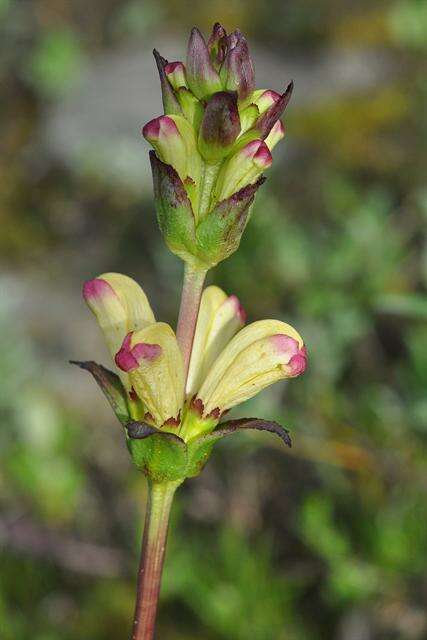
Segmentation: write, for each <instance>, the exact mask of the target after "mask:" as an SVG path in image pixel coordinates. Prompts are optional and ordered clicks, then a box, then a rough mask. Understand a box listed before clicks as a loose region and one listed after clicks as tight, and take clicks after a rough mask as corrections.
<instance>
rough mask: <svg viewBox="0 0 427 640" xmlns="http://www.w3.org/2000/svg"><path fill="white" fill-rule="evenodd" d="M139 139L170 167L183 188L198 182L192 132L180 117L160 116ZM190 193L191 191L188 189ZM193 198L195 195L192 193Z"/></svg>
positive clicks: (146, 126) (198, 167) (197, 163)
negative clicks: (149, 146)
mask: <svg viewBox="0 0 427 640" xmlns="http://www.w3.org/2000/svg"><path fill="white" fill-rule="evenodd" d="M142 135H143V136H144V138H145V139H146V140H147V141H148V142H150V144H151V145H152V146H153V147H154V149H155V150H156V153H157V155H158V157H159V158H160V160H162V161H163V162H165V163H166V164H169V165H171V166H172V167H173V168H174V169H175V170H176V171H177V172H178V175H179V177H180V178H181V180H182V182H183V183H184V184H187V183H188V184H189V185H190V186H191V185H195V184H198V183H199V181H200V172H201V158H200V154H199V152H198V151H197V146H196V140H195V137H194V130H193V128H192V127H191V125H190V124H189V122H187V120H186V119H185V118H183V117H182V116H160V117H159V118H154V120H150V122H148V123H147V124H146V125H145V126H144V128H143V130H142ZM190 191H191V189H190ZM191 195H192V196H194V197H195V198H196V191H194V190H193V191H192V193H191Z"/></svg>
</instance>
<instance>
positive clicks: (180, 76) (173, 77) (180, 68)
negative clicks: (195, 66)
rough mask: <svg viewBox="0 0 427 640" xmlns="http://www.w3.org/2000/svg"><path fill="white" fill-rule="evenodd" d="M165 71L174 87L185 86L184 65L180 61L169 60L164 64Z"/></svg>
mask: <svg viewBox="0 0 427 640" xmlns="http://www.w3.org/2000/svg"><path fill="white" fill-rule="evenodd" d="M165 73H166V75H167V77H168V80H169V82H170V83H171V85H172V86H173V88H174V89H179V88H180V87H186V86H187V82H186V79H185V67H184V65H183V64H182V62H169V63H168V64H167V65H166V66H165Z"/></svg>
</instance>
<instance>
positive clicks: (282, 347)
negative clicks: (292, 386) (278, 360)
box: [271, 334, 307, 378]
mask: <svg viewBox="0 0 427 640" xmlns="http://www.w3.org/2000/svg"><path fill="white" fill-rule="evenodd" d="M271 341H272V342H273V344H274V346H275V348H276V349H277V350H278V352H279V353H280V354H283V356H284V358H285V359H288V358H289V359H288V362H287V363H286V362H285V363H284V364H285V365H286V369H287V370H289V374H290V376H291V377H293V378H295V377H296V376H299V375H301V373H304V371H305V368H306V366H307V349H306V348H305V347H301V349H300V348H299V345H298V342H297V341H296V340H294V338H291V337H290V336H286V335H284V334H277V335H275V336H272V338H271Z"/></svg>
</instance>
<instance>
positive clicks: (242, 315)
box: [228, 295, 247, 325]
mask: <svg viewBox="0 0 427 640" xmlns="http://www.w3.org/2000/svg"><path fill="white" fill-rule="evenodd" d="M228 300H229V301H230V302H231V304H232V305H233V306H234V309H235V314H236V316H237V318H238V319H239V322H240V323H241V324H242V325H244V324H245V322H246V317H247V315H246V311H245V310H244V308H243V306H242V304H241V302H240V300H239V298H238V297H237V296H235V295H231V296H229V298H228Z"/></svg>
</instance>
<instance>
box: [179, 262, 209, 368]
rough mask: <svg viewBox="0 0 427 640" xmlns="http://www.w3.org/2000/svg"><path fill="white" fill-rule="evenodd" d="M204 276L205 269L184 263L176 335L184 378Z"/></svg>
mask: <svg viewBox="0 0 427 640" xmlns="http://www.w3.org/2000/svg"><path fill="white" fill-rule="evenodd" d="M205 277H206V271H201V270H196V269H193V268H192V267H190V266H189V265H188V264H186V265H185V269H184V283H183V286H182V295H181V306H180V309H179V317H178V326H177V330H176V337H177V339H178V343H179V346H180V347H181V351H182V356H183V358H184V371H185V378H186V379H187V375H188V367H189V364H190V357H191V349H192V348H193V340H194V333H195V331H196V322H197V316H198V314H199V307H200V298H201V296H202V290H203V283H204V281H205Z"/></svg>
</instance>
